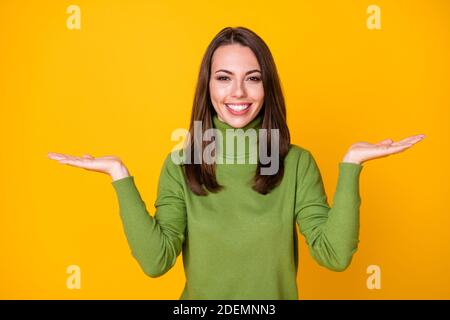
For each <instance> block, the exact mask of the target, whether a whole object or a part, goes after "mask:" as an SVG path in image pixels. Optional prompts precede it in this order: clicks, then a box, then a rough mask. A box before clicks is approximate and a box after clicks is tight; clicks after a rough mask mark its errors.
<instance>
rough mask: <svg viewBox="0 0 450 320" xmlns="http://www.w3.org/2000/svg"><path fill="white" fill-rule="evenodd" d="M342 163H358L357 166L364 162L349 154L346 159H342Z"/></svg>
mask: <svg viewBox="0 0 450 320" xmlns="http://www.w3.org/2000/svg"><path fill="white" fill-rule="evenodd" d="M342 162H347V163H356V164H359V165H360V164H361V163H362V161H360V160H358V159H356V158H354V157H352V155H351V154H349V153H347V154H346V155H345V156H344V158H343V159H342Z"/></svg>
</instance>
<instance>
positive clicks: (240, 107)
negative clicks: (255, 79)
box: [225, 103, 252, 115]
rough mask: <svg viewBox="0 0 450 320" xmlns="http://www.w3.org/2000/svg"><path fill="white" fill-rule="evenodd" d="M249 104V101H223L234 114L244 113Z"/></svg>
mask: <svg viewBox="0 0 450 320" xmlns="http://www.w3.org/2000/svg"><path fill="white" fill-rule="evenodd" d="M251 105H252V104H251V103H225V106H226V107H227V110H228V111H230V112H231V113H232V114H235V115H240V114H244V113H245V112H246V111H247V110H248V109H250V106H251Z"/></svg>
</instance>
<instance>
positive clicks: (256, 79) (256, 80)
mask: <svg viewBox="0 0 450 320" xmlns="http://www.w3.org/2000/svg"><path fill="white" fill-rule="evenodd" d="M249 79H253V80H252V81H255V82H258V81H261V78H260V77H250V78H249Z"/></svg>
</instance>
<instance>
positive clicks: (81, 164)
mask: <svg viewBox="0 0 450 320" xmlns="http://www.w3.org/2000/svg"><path fill="white" fill-rule="evenodd" d="M58 162H59V163H61V164H68V165H70V166H73V167H79V168H86V163H84V162H83V161H82V160H80V159H63V160H59V161H58Z"/></svg>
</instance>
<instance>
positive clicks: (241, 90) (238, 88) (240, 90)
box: [231, 81, 245, 97]
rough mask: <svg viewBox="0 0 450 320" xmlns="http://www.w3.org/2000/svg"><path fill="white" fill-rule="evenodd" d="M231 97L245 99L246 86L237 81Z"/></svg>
mask: <svg viewBox="0 0 450 320" xmlns="http://www.w3.org/2000/svg"><path fill="white" fill-rule="evenodd" d="M231 96H232V97H243V96H245V87H244V85H243V84H242V82H241V81H235V83H234V84H233V88H232V92H231Z"/></svg>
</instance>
